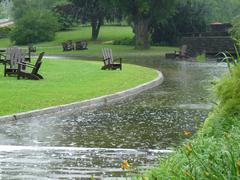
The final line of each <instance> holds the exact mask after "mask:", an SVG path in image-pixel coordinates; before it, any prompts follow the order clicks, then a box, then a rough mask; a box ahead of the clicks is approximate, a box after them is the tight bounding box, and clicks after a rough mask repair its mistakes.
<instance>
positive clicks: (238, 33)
mask: <svg viewBox="0 0 240 180" xmlns="http://www.w3.org/2000/svg"><path fill="white" fill-rule="evenodd" d="M232 24H233V27H232V28H231V29H230V33H231V35H232V37H233V39H234V40H236V41H237V42H238V45H239V43H240V16H238V17H236V18H235V19H234V20H233V22H232Z"/></svg>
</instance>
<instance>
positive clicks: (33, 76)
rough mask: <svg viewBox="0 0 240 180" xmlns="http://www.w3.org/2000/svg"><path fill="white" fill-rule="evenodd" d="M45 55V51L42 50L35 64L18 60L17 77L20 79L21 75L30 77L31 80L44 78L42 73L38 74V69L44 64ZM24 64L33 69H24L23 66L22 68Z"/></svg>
mask: <svg viewBox="0 0 240 180" xmlns="http://www.w3.org/2000/svg"><path fill="white" fill-rule="evenodd" d="M43 56H44V52H41V53H40V54H39V56H38V59H37V61H36V63H35V64H34V65H33V64H30V63H26V62H25V63H21V62H18V70H17V78H18V79H20V77H23V78H28V79H31V80H40V79H43V77H42V76H41V75H40V74H38V70H39V69H40V67H41V65H42V58H43ZM23 66H26V67H29V68H31V69H32V71H31V72H27V71H26V70H23V68H22V67H23Z"/></svg>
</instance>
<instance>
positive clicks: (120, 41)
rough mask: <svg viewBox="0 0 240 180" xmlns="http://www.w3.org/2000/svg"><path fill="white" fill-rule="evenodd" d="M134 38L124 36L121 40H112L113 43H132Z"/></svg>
mask: <svg viewBox="0 0 240 180" xmlns="http://www.w3.org/2000/svg"><path fill="white" fill-rule="evenodd" d="M134 44H135V38H124V39H121V40H114V41H113V45H134Z"/></svg>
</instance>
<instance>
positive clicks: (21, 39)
mask: <svg viewBox="0 0 240 180" xmlns="http://www.w3.org/2000/svg"><path fill="white" fill-rule="evenodd" d="M57 29H58V23H57V18H56V17H55V16H54V15H53V14H52V13H50V12H48V11H44V12H43V11H39V10H31V11H29V12H27V13H26V14H25V15H24V16H23V17H22V18H20V19H18V20H17V21H16V25H15V28H14V29H13V31H12V32H11V35H10V36H11V40H12V41H15V43H16V44H19V45H23V44H29V43H37V42H43V41H51V40H53V39H54V37H55V32H56V31H57Z"/></svg>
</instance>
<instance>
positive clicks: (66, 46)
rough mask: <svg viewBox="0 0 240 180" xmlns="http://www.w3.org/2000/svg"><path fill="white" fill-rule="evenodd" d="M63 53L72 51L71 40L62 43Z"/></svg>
mask: <svg viewBox="0 0 240 180" xmlns="http://www.w3.org/2000/svg"><path fill="white" fill-rule="evenodd" d="M62 47H63V51H72V50H74V44H73V41H72V40H68V41H65V42H63V43H62Z"/></svg>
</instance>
